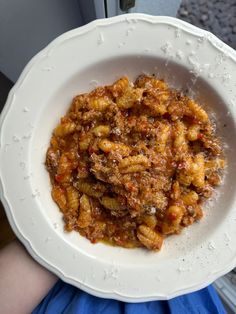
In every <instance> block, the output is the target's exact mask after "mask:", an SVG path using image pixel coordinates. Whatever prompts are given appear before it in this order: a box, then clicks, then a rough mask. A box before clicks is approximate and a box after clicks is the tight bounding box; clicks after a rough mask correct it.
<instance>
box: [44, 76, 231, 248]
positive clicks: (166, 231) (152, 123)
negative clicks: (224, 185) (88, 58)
mask: <svg viewBox="0 0 236 314" xmlns="http://www.w3.org/2000/svg"><path fill="white" fill-rule="evenodd" d="M225 165H226V162H225V159H224V155H223V151H222V148H221V144H220V141H219V139H218V138H217V137H216V135H215V130H214V127H213V125H212V122H211V120H210V119H209V117H208V114H207V112H206V111H205V110H204V109H203V108H202V107H201V106H200V105H199V104H198V103H197V102H195V101H194V100H193V99H190V98H188V97H187V96H186V95H183V94H182V93H180V92H179V91H177V90H174V89H171V88H169V87H168V85H167V84H166V82H164V81H163V80H160V79H157V78H156V77H154V76H147V75H141V76H139V77H138V78H137V80H136V81H135V82H134V83H132V82H130V81H129V79H128V78H127V77H122V78H120V79H118V80H117V81H116V82H114V84H112V85H110V86H103V87H98V88H96V89H94V90H93V91H91V92H90V93H87V94H82V95H78V96H76V97H74V99H73V101H72V104H71V107H70V109H69V111H68V112H67V114H66V115H65V116H64V117H63V118H62V119H61V121H60V123H59V124H58V125H57V126H56V128H55V129H54V131H53V134H52V138H51V142H50V147H49V148H48V151H47V155H46V167H47V169H48V171H49V174H50V178H51V182H52V198H53V200H54V201H55V202H56V204H57V205H58V207H59V208H60V210H61V212H62V214H63V218H64V222H65V230H67V231H72V230H75V231H78V232H79V233H80V234H81V235H82V236H84V237H86V238H87V239H89V240H90V241H91V242H92V243H96V242H98V241H103V242H105V243H109V244H112V245H118V246H122V247H126V248H133V247H143V248H146V249H148V250H160V249H161V247H162V244H163V241H164V239H165V237H167V236H169V235H171V234H178V233H180V232H181V230H182V229H183V228H184V227H187V226H189V225H191V224H192V223H194V222H195V221H198V220H200V219H201V218H202V217H203V214H204V213H203V206H202V205H203V202H204V199H206V198H209V197H210V196H211V195H212V193H213V190H214V188H215V187H216V186H217V185H219V184H220V182H221V176H222V173H223V172H222V170H223V169H224V167H225Z"/></svg>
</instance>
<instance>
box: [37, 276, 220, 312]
mask: <svg viewBox="0 0 236 314" xmlns="http://www.w3.org/2000/svg"><path fill="white" fill-rule="evenodd" d="M93 313H95V314H154V313H155V314H226V311H225V310H224V308H223V305H222V303H221V301H220V299H219V297H218V295H217V293H216V291H215V289H214V288H213V287H212V286H208V287H207V288H205V289H202V290H199V291H197V292H193V293H189V294H186V295H183V296H180V297H177V298H174V299H171V300H169V301H152V302H143V303H125V302H120V301H115V300H109V299H101V298H97V297H94V296H92V295H89V294H88V293H86V292H83V291H81V290H79V289H77V288H75V287H73V286H71V285H69V284H66V283H64V282H62V281H61V280H59V281H58V282H57V283H56V285H55V286H54V287H53V288H52V289H51V291H50V292H49V293H48V295H47V296H46V297H45V298H44V299H43V300H42V302H41V303H40V304H39V305H38V306H37V307H36V308H35V310H34V311H33V312H32V314H93Z"/></svg>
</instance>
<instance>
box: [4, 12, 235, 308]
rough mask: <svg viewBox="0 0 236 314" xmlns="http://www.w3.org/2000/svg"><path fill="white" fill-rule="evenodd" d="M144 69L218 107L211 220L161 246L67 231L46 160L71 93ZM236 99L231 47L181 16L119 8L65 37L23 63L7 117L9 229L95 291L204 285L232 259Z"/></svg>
mask: <svg viewBox="0 0 236 314" xmlns="http://www.w3.org/2000/svg"><path fill="white" fill-rule="evenodd" d="M142 72H148V73H155V74H157V75H158V76H161V77H162V78H164V79H166V80H167V81H168V82H169V83H170V84H171V85H172V86H174V87H177V88H182V89H188V91H189V93H190V95H192V96H193V97H195V98H196V99H197V100H198V101H200V102H201V103H202V104H203V105H204V106H206V107H207V108H208V111H209V112H213V113H212V115H213V116H214V117H215V118H216V121H217V127H218V130H219V134H220V135H221V137H222V138H223V141H224V143H225V146H226V156H227V160H228V172H227V174H226V176H225V179H224V184H223V185H222V186H221V187H220V188H219V189H218V191H217V193H216V195H215V197H214V200H212V201H211V202H209V203H208V205H206V206H205V218H204V219H203V220H202V221H201V222H200V223H196V224H194V225H193V226H191V227H189V228H186V229H185V230H184V231H183V232H182V234H181V235H178V236H171V237H169V238H168V239H167V240H166V241H165V244H164V247H163V249H162V250H161V252H160V253H153V252H148V251H147V250H143V249H132V250H128V249H123V248H118V247H111V246H106V245H104V244H96V245H93V244H91V243H90V242H89V241H87V240H86V239H85V238H83V237H81V236H80V235H79V234H78V233H76V232H71V233H69V234H67V233H64V231H63V222H62V217H61V214H60V213H59V210H58V208H57V206H56V205H55V204H54V202H53V201H52V199H51V196H50V182H49V176H48V173H47V172H46V170H45V167H44V161H45V153H46V149H47V147H48V144H49V139H50V136H51V132H52V130H53V128H54V127H55V125H56V124H57V123H58V121H59V118H60V117H61V116H62V115H63V114H65V112H66V110H67V108H68V106H69V104H70V102H71V99H72V97H73V96H74V95H76V94H79V93H82V92H85V91H88V90H91V89H93V88H94V86H95V85H97V84H102V85H103V84H110V83H112V82H113V81H114V80H115V79H116V78H118V77H120V76H121V75H124V74H126V75H128V76H129V77H130V78H131V79H133V78H135V77H136V76H137V75H139V74H140V73H142ZM235 101H236V54H235V51H234V50H233V49H231V48H229V47H228V46H226V45H225V44H223V43H222V42H221V41H220V40H219V39H217V38H216V37H215V36H213V35H212V34H210V33H208V32H206V31H203V30H201V29H198V28H196V27H194V26H191V25H190V24H187V23H185V22H182V21H180V20H177V19H174V18H170V17H154V16H148V15H142V14H136V15H132V14H130V15H121V16H118V17H115V18H111V19H106V20H97V21H95V22H92V23H90V24H88V25H86V26H84V27H81V28H78V29H75V30H72V31H70V32H68V33H66V34H64V35H62V36H60V37H59V38H58V39H56V40H55V41H53V42H52V43H51V44H50V45H49V46H48V47H46V48H45V49H44V50H43V51H41V52H40V53H39V54H38V55H37V56H36V57H34V58H33V59H32V60H31V61H30V63H29V64H28V65H27V67H26V68H25V70H24V71H23V73H22V75H21V77H20V79H19V80H18V82H17V84H16V85H15V87H14V88H13V89H12V91H11V92H10V94H9V97H8V100H7V104H6V106H5V108H4V111H3V113H2V116H1V138H0V140H1V152H0V165H1V166H0V173H1V198H2V201H3V203H4V206H5V208H6V212H7V215H8V218H9V220H10V223H11V225H12V227H13V230H14V231H15V233H16V234H17V236H18V237H19V239H20V240H21V241H22V242H23V244H24V245H25V246H26V248H27V250H28V251H29V252H30V254H31V255H32V256H33V257H34V258H35V259H36V260H37V261H38V262H39V263H40V264H42V265H44V266H45V267H46V268H48V269H49V270H51V271H52V272H54V273H55V274H57V275H58V276H59V277H60V278H62V279H63V280H65V281H66V282H69V283H71V284H73V285H75V286H77V287H79V288H81V289H83V290H85V291H87V292H89V293H91V294H94V295H96V296H100V297H104V298H114V299H118V300H123V301H129V302H141V301H147V300H161V299H168V298H171V297H174V296H178V295H180V294H184V293H187V292H191V291H194V290H197V289H200V288H202V287H204V286H206V285H208V284H209V283H211V282H212V281H213V280H215V279H216V278H218V277H219V276H221V275H223V274H225V273H226V272H228V271H229V270H231V269H232V268H233V267H234V266H235V265H236V206H235V205H236V200H235V180H236V158H235V156H234V149H235V147H236V130H235V119H236V109H235Z"/></svg>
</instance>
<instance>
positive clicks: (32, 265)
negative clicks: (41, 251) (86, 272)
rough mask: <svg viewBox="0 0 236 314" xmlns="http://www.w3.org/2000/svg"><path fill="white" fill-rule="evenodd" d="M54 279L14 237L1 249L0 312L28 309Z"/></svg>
mask: <svg viewBox="0 0 236 314" xmlns="http://www.w3.org/2000/svg"><path fill="white" fill-rule="evenodd" d="M56 281H57V277H56V276H55V275H53V274H52V273H50V272H49V271H47V270H46V269H44V268H43V267H42V266H40V265H39V264H38V263H36V262H35V261H34V260H33V258H32V257H31V256H30V255H29V254H28V252H27V251H26V250H25V248H24V247H23V246H22V245H21V244H20V242H19V241H17V240H15V241H13V242H12V243H10V244H8V245H7V246H5V247H4V248H3V249H1V251H0V312H1V313H4V314H26V313H31V312H32V310H33V309H34V308H35V307H36V305H37V304H38V303H39V302H40V301H41V300H42V298H43V297H44V296H45V295H46V294H47V292H48V291H49V290H50V289H51V287H52V286H53V285H54V284H55V282H56Z"/></svg>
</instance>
